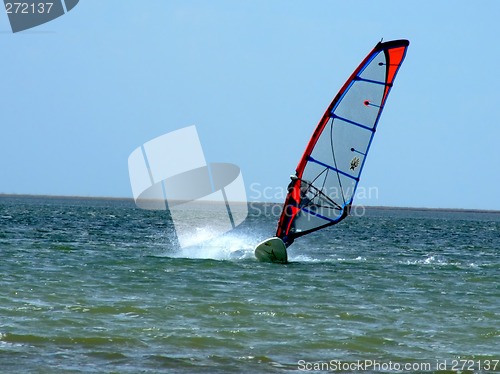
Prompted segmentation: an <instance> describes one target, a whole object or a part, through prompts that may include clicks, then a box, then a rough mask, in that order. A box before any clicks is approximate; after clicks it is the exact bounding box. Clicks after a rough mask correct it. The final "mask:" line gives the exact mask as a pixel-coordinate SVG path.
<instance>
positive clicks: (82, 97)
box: [0, 0, 500, 210]
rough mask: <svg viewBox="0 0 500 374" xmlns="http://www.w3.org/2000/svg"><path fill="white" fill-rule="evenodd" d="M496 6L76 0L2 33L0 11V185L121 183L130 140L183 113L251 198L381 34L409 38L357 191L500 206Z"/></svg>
mask: <svg viewBox="0 0 500 374" xmlns="http://www.w3.org/2000/svg"><path fill="white" fill-rule="evenodd" d="M498 15H500V2H499V1H497V0H486V1H481V2H471V1H440V2H430V1H426V2H402V1H382V0H381V1H357V0H354V1H336V0H328V1H327V0H324V1H319V0H311V1H294V0H267V1H264V0H245V1H243V0H241V1H240V0H211V1H205V0H199V1H195V0H144V1H140V2H139V1H123V0H106V1H102V0H82V1H80V3H79V4H78V5H77V6H76V7H75V8H74V9H73V10H71V12H69V13H67V14H65V15H64V16H62V17H60V18H57V19H55V20H53V21H51V22H49V23H46V24H43V25H41V26H38V27H36V28H32V29H29V30H26V31H22V32H19V33H15V34H14V33H12V31H11V28H10V25H9V21H8V18H7V16H6V14H0V48H2V50H3V53H2V59H1V62H0V67H1V69H2V73H3V74H2V78H1V88H2V89H1V94H0V95H1V96H0V98H1V101H0V107H1V112H2V116H1V120H0V129H1V138H0V139H1V147H0V193H7V194H43V195H70V196H106V197H132V191H131V186H130V181H129V174H128V164H127V160H128V157H129V155H130V154H131V153H132V152H133V150H134V149H136V148H137V147H139V146H141V145H142V144H144V143H145V142H147V141H149V140H151V139H154V138H156V137H158V136H161V135H163V134H166V133H168V132H171V131H174V130H177V129H180V128H183V127H186V126H191V125H196V128H197V130H198V134H199V138H200V141H201V143H202V145H203V151H204V154H205V158H206V160H207V161H208V162H228V163H233V164H236V165H238V166H239V167H240V168H241V172H242V176H243V179H244V182H245V187H246V189H247V197H248V199H249V200H273V201H278V202H281V201H282V200H283V196H282V195H283V190H284V188H285V186H286V185H287V184H288V182H289V175H290V174H292V173H293V172H294V170H295V167H296V166H297V163H298V161H299V158H300V157H301V155H302V153H303V150H304V148H305V145H306V144H307V141H308V140H309V138H310V136H311V134H312V132H313V130H314V127H315V126H316V124H317V123H318V121H319V119H320V117H321V116H322V114H323V112H324V110H325V108H326V107H327V106H328V104H329V103H330V101H331V100H332V98H333V97H334V96H335V94H336V93H337V92H338V90H339V89H340V87H341V86H342V85H343V83H344V82H345V80H346V79H347V78H348V77H349V75H350V74H351V73H352V71H353V70H354V69H355V68H356V67H357V66H358V64H359V63H360V62H361V60H362V59H363V58H364V57H365V56H366V55H367V54H368V52H369V51H370V50H371V49H372V48H373V47H374V46H375V44H376V43H377V42H378V41H380V40H381V39H382V38H383V39H384V40H385V41H388V40H391V39H409V40H410V46H409V49H408V53H407V55H406V60H405V62H404V63H403V66H402V67H401V69H400V71H399V74H398V76H397V78H396V80H395V85H394V87H393V89H392V91H391V95H390V97H389V98H388V101H387V104H386V107H385V109H384V113H383V115H382V117H381V120H380V122H379V125H378V126H379V127H378V131H377V134H376V135H375V138H374V140H373V143H372V146H371V149H370V154H369V155H368V158H367V161H366V163H365V166H364V169H363V175H362V177H361V182H360V185H359V187H358V192H362V194H361V195H358V197H357V199H356V200H355V204H364V205H379V206H403V207H426V208H467V209H494V210H500V194H499V190H500V189H499V185H500V173H499V171H500V166H499V162H500V146H499V141H500V110H499V105H500V104H499V103H500V100H499V99H500V93H499V86H500V85H499V83H500V82H499V80H500V78H499V76H498V74H497V73H496V71H495V70H494V69H495V68H496V66H497V65H498V61H499V60H500V42H499V41H498V35H500V22H498ZM166 162H175V160H166Z"/></svg>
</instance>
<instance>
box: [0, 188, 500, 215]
mask: <svg viewBox="0 0 500 374" xmlns="http://www.w3.org/2000/svg"><path fill="white" fill-rule="evenodd" d="M2 197H17V198H47V199H75V200H76V199H79V200H114V201H130V202H132V203H135V201H134V198H133V197H113V196H79V195H47V194H25V193H21V194H16V193H0V198H2ZM202 202H203V203H210V201H202ZM215 202H217V201H214V203H215ZM233 203H237V204H238V203H244V202H243V201H240V202H236V201H235V202H233ZM246 203H247V204H251V203H256V204H281V205H282V204H283V203H282V202H273V201H247V202H246ZM353 206H354V207H356V206H363V207H365V208H368V209H382V210H383V209H386V210H412V211H440V212H463V213H495V214H500V210H498V209H482V208H429V207H411V206H390V205H363V204H359V205H356V204H355V205H353Z"/></svg>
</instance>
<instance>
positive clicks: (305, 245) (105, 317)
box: [0, 196, 500, 373]
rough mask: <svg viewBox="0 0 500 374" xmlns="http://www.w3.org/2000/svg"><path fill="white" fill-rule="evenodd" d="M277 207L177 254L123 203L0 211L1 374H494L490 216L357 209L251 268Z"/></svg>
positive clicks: (493, 218)
mask: <svg viewBox="0 0 500 374" xmlns="http://www.w3.org/2000/svg"><path fill="white" fill-rule="evenodd" d="M268 208H272V209H268ZM274 208H275V206H272V205H265V204H261V205H258V204H250V210H249V217H248V218H247V220H246V221H245V222H244V223H243V224H242V225H241V226H240V227H239V228H238V229H236V230H234V231H233V232H231V233H230V234H229V235H225V236H222V237H219V238H217V239H215V240H214V241H212V242H209V243H203V244H201V245H199V246H197V247H193V248H184V249H179V248H177V247H176V244H175V240H174V238H175V232H174V229H173V227H172V225H171V222H170V221H169V219H168V213H167V212H165V211H145V210H140V209H137V208H135V206H134V204H133V202H131V201H129V200H113V199H109V200H106V199H78V198H46V197H45V198H44V197H16V196H3V197H0V254H1V261H0V372H2V373H101V372H104V373H157V372H181V373H196V372H199V373H205V372H210V373H219V372H220V373H230V372H270V373H282V372H288V371H296V370H299V371H312V372H321V371H334V372H335V371H343V372H445V371H444V370H447V371H446V372H470V371H467V370H474V371H475V372H485V373H488V372H494V371H496V372H500V362H499V360H500V348H499V347H500V288H499V282H500V258H499V253H500V213H495V212H465V211H463V212H459V211H458V212H457V211H435V210H405V209H380V208H367V209H366V210H363V214H359V213H358V214H356V215H355V216H352V217H348V218H347V219H346V220H345V221H343V222H342V223H340V224H338V225H336V226H334V227H331V228H328V229H325V230H322V231H319V232H316V233H313V234H311V235H308V236H306V237H303V238H300V239H297V240H296V242H295V243H294V244H293V245H292V246H291V247H290V248H289V258H290V260H291V262H290V263H289V264H287V265H277V264H268V263H259V262H257V261H256V260H255V258H254V257H253V247H254V245H255V244H257V243H258V242H259V241H261V240H263V239H266V238H267V237H270V236H272V235H273V234H274V230H275V226H276V221H277V217H276V214H275V212H276V209H274ZM204 229H205V228H203V227H200V235H202V234H203V230H204Z"/></svg>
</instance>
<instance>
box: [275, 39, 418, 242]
mask: <svg viewBox="0 0 500 374" xmlns="http://www.w3.org/2000/svg"><path fill="white" fill-rule="evenodd" d="M408 45H409V41H408V40H393V41H389V42H380V43H378V44H377V45H376V46H375V48H374V49H373V50H372V51H371V52H370V53H369V54H368V56H366V58H365V59H364V60H363V61H362V62H361V64H360V65H359V66H358V68H357V69H356V70H355V71H354V73H353V74H352V75H351V76H350V77H349V79H348V80H347V82H346V83H345V84H344V86H343V87H342V88H341V90H340V91H339V93H338V94H337V95H336V96H335V98H334V99H333V101H332V102H331V104H330V105H329V106H328V108H327V109H326V112H325V114H324V115H323V117H322V118H321V120H320V121H319V123H318V125H317V126H316V129H315V130H314V133H313V135H312V137H311V140H310V141H309V143H308V144H307V147H306V149H305V151H304V154H303V156H302V158H301V159H300V161H299V164H298V166H297V169H296V174H295V175H294V176H292V177H291V178H292V181H291V183H290V185H289V186H288V195H287V197H286V199H285V204H284V207H283V211H282V213H281V217H280V219H279V222H278V229H277V231H276V236H277V237H279V238H281V239H283V241H284V242H285V244H286V245H287V246H288V245H290V244H291V243H292V242H293V240H294V239H295V238H297V237H299V236H302V235H306V234H308V233H311V232H313V231H316V230H319V229H322V228H324V227H327V226H331V225H334V224H336V223H338V222H340V221H341V220H343V219H344V218H345V217H347V216H348V215H349V211H350V208H351V205H352V202H353V199H354V195H355V192H356V188H357V186H358V183H359V178H360V175H361V171H362V170H363V166H364V164H365V161H366V155H367V154H368V150H369V149H370V145H371V142H372V140H373V136H374V134H375V131H376V129H377V123H378V121H379V119H380V115H381V113H382V110H383V109H384V106H385V103H386V100H387V96H388V95H389V92H390V90H391V88H392V85H393V82H394V78H395V77H396V74H397V73H398V70H399V68H400V66H401V64H402V63H403V60H404V58H405V55H406V50H407V48H408Z"/></svg>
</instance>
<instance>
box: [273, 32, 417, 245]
mask: <svg viewBox="0 0 500 374" xmlns="http://www.w3.org/2000/svg"><path fill="white" fill-rule="evenodd" d="M408 46H409V41H408V40H404V39H401V40H393V41H389V42H379V43H378V44H377V45H376V46H375V47H374V48H373V50H372V51H371V52H370V53H369V54H368V55H367V56H366V57H365V59H364V60H363V61H362V62H361V64H360V65H359V66H358V67H357V68H356V70H354V72H353V73H352V74H351V76H350V77H349V79H348V80H347V81H346V82H345V83H344V85H343V86H342V88H341V89H340V91H339V92H338V93H337V95H336V96H335V97H334V99H333V100H332V102H331V103H330V105H329V106H328V108H327V109H326V111H325V113H324V114H323V117H321V119H320V121H319V123H318V125H317V126H316V128H315V130H314V132H313V135H312V136H311V139H310V140H309V143H308V144H307V146H306V148H305V150H304V153H303V155H302V157H301V159H300V161H299V163H298V165H297V168H296V177H297V178H293V179H292V182H291V183H290V185H289V186H288V194H287V197H286V199H285V203H284V206H283V211H282V213H281V216H280V219H279V221H278V227H277V230H276V236H277V237H279V238H281V239H283V241H284V242H285V244H286V245H287V246H288V245H290V244H291V243H292V242H293V240H294V239H295V238H296V237H299V236H302V235H305V234H307V233H309V232H312V231H316V230H317V229H321V228H323V227H326V226H330V225H333V224H336V223H338V222H340V221H341V220H342V219H344V218H345V217H347V215H348V214H349V209H350V204H348V206H344V207H343V211H342V214H341V215H340V216H339V218H338V219H337V220H335V221H332V222H329V223H327V224H325V225H323V226H319V227H317V228H315V229H314V230H308V231H304V232H300V233H291V232H290V231H291V228H292V223H293V221H294V219H295V217H296V216H297V214H298V213H299V212H300V210H301V208H300V203H301V191H300V189H301V180H302V176H303V172H304V168H305V166H306V164H307V162H308V159H309V157H310V155H311V153H312V152H313V150H314V147H315V146H316V143H317V141H318V139H319V137H320V136H321V134H322V132H323V130H324V129H325V126H326V125H327V123H328V122H329V121H330V119H331V118H332V112H333V111H334V110H335V108H336V106H337V105H338V103H339V102H340V101H341V100H342V98H343V96H344V94H345V93H346V91H348V90H349V88H350V87H351V85H352V84H353V82H354V81H355V79H356V78H358V76H359V74H360V73H361V72H362V71H363V70H364V69H365V67H366V66H367V65H368V64H369V63H370V62H371V61H372V60H373V58H374V57H375V56H376V55H378V54H379V53H380V52H382V51H383V52H384V53H385V57H386V61H387V64H386V82H385V90H384V94H383V98H382V101H381V105H380V109H379V113H378V116H377V119H376V120H375V124H374V127H373V132H375V128H376V125H377V122H378V119H379V117H380V114H381V112H382V109H383V107H384V105H385V101H386V99H387V96H388V94H389V92H390V89H391V88H392V84H393V81H394V79H395V77H396V74H397V72H398V70H399V68H400V66H401V64H402V62H403V60H404V58H405V55H406V50H407V48H408ZM367 104H368V103H365V105H367ZM370 142H371V141H370ZM368 148H369V146H368ZM366 152H368V149H367V151H366ZM363 162H364V160H363ZM351 203H352V201H351Z"/></svg>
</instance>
